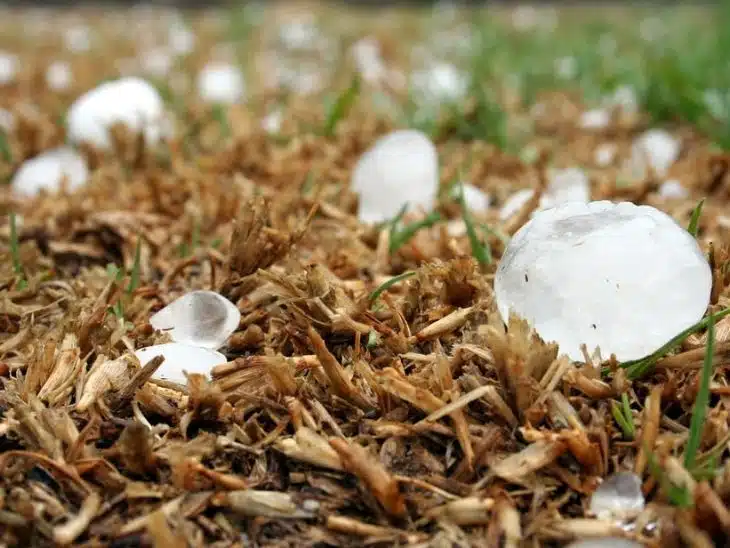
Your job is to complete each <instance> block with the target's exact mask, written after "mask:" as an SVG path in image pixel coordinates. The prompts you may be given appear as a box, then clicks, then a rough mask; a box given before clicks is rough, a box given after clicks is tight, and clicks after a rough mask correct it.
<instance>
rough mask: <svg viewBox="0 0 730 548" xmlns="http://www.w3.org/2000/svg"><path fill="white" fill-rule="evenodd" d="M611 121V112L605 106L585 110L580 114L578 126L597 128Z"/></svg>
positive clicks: (603, 126)
mask: <svg viewBox="0 0 730 548" xmlns="http://www.w3.org/2000/svg"><path fill="white" fill-rule="evenodd" d="M610 123H611V113H610V112H609V111H608V110H607V109H605V108H594V109H591V110H586V111H585V112H583V113H582V114H581V115H580V119H579V120H578V127H580V128H581V129H587V130H599V129H604V128H606V127H608V125H609V124H610Z"/></svg>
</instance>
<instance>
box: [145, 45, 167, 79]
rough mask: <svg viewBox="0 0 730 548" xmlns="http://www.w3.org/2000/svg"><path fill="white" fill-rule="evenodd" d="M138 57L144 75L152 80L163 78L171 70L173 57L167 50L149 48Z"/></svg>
mask: <svg viewBox="0 0 730 548" xmlns="http://www.w3.org/2000/svg"><path fill="white" fill-rule="evenodd" d="M139 57H140V66H141V67H142V70H143V71H144V73H145V74H149V75H150V76H152V77H154V78H164V77H165V76H167V75H168V74H169V72H170V69H171V68H172V63H173V56H172V53H171V51H170V50H168V49H167V48H151V49H149V50H146V51H143V52H142V53H141V54H140V56H139Z"/></svg>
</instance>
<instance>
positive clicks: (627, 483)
mask: <svg viewBox="0 0 730 548" xmlns="http://www.w3.org/2000/svg"><path fill="white" fill-rule="evenodd" d="M644 505H645V500H644V493H642V491H641V478H639V476H637V475H636V474H634V473H633V472H617V473H615V474H613V475H612V476H609V477H608V478H606V479H605V480H603V482H602V483H601V485H599V486H598V489H596V490H595V491H594V492H593V495H591V501H590V504H589V507H588V511H589V512H590V513H591V514H592V515H594V516H595V517H597V518H598V519H600V520H606V521H620V522H621V521H625V520H628V519H631V518H635V517H636V516H637V515H638V514H639V513H641V511H642V510H643V509H644Z"/></svg>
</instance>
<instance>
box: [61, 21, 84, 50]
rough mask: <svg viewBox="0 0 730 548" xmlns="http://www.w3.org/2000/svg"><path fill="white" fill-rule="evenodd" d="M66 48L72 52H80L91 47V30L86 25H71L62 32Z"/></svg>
mask: <svg viewBox="0 0 730 548" xmlns="http://www.w3.org/2000/svg"><path fill="white" fill-rule="evenodd" d="M63 41H64V43H65V45H66V49H67V50H69V51H70V52H73V53H81V52H85V51H89V49H91V31H90V30H89V27H87V26H86V25H81V24H79V25H73V26H71V27H68V28H67V29H66V30H65V31H64V33H63Z"/></svg>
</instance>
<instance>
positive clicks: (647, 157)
mask: <svg viewBox="0 0 730 548" xmlns="http://www.w3.org/2000/svg"><path fill="white" fill-rule="evenodd" d="M680 148H681V143H680V142H679V140H678V139H676V138H675V137H673V136H672V135H671V134H670V133H668V132H667V131H665V130H663V129H650V130H648V131H646V132H645V133H643V134H642V135H641V136H639V137H638V138H637V139H636V141H634V143H633V144H632V145H631V156H630V158H629V165H630V168H631V171H632V174H633V175H634V176H636V177H637V178H641V177H644V176H645V175H646V173H647V170H648V167H649V166H650V167H651V168H652V169H653V170H654V173H656V174H657V175H658V176H659V177H662V176H664V175H666V173H667V170H668V169H669V168H670V167H671V166H672V164H673V163H674V162H675V161H676V159H677V157H678V156H679V151H680Z"/></svg>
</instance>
